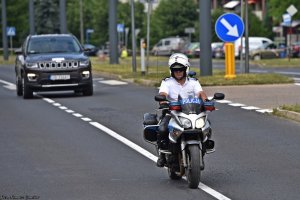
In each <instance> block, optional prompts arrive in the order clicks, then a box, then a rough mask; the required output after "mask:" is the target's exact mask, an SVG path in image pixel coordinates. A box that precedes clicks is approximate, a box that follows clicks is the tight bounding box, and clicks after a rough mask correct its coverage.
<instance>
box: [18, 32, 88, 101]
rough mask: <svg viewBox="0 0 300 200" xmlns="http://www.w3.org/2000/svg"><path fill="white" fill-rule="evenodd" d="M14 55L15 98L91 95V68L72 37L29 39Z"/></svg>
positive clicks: (53, 36)
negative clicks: (47, 93) (65, 93)
mask: <svg viewBox="0 0 300 200" xmlns="http://www.w3.org/2000/svg"><path fill="white" fill-rule="evenodd" d="M16 53H17V56H16V61H15V73H16V86H17V95H18V96H23V98H24V99H28V98H32V97H33V92H38V91H57V90H74V91H75V92H76V93H77V92H80V93H82V94H83V95H86V96H90V95H93V80H92V65H91V62H90V60H89V57H88V56H87V55H85V54H84V50H83V48H82V46H81V45H80V43H79V41H78V40H77V38H76V37H75V36H74V35H71V34H42V35H29V36H28V37H27V38H26V39H25V41H24V43H23V45H22V47H21V49H19V50H16Z"/></svg>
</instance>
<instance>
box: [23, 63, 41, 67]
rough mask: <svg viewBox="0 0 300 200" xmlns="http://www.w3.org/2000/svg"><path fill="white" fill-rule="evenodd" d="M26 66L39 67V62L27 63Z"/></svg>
mask: <svg viewBox="0 0 300 200" xmlns="http://www.w3.org/2000/svg"><path fill="white" fill-rule="evenodd" d="M26 67H27V68H38V64H37V63H26Z"/></svg>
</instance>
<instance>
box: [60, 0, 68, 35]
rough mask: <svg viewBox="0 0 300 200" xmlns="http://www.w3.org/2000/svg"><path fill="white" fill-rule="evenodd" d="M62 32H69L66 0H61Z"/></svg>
mask: <svg viewBox="0 0 300 200" xmlns="http://www.w3.org/2000/svg"><path fill="white" fill-rule="evenodd" d="M59 17H60V33H67V22H66V0H59Z"/></svg>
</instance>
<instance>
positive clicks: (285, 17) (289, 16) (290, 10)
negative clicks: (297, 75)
mask: <svg viewBox="0 0 300 200" xmlns="http://www.w3.org/2000/svg"><path fill="white" fill-rule="evenodd" d="M286 12H287V13H288V14H284V15H283V16H282V17H283V23H285V24H288V25H289V26H290V30H289V32H290V37H289V40H288V49H289V51H288V52H287V53H288V57H289V61H290V57H291V55H290V54H291V39H292V17H293V15H295V14H296V13H297V12H298V10H297V8H296V7H295V6H294V5H293V4H291V5H290V6H289V7H288V8H287V9H286Z"/></svg>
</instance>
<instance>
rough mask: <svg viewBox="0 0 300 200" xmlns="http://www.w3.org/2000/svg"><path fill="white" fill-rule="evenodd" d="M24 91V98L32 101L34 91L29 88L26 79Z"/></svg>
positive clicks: (23, 82)
mask: <svg viewBox="0 0 300 200" xmlns="http://www.w3.org/2000/svg"><path fill="white" fill-rule="evenodd" d="M22 86H23V87H22V89H23V98H24V99H30V98H32V97H33V92H32V90H31V89H30V88H29V87H28V86H27V82H26V80H25V78H24V77H22Z"/></svg>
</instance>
